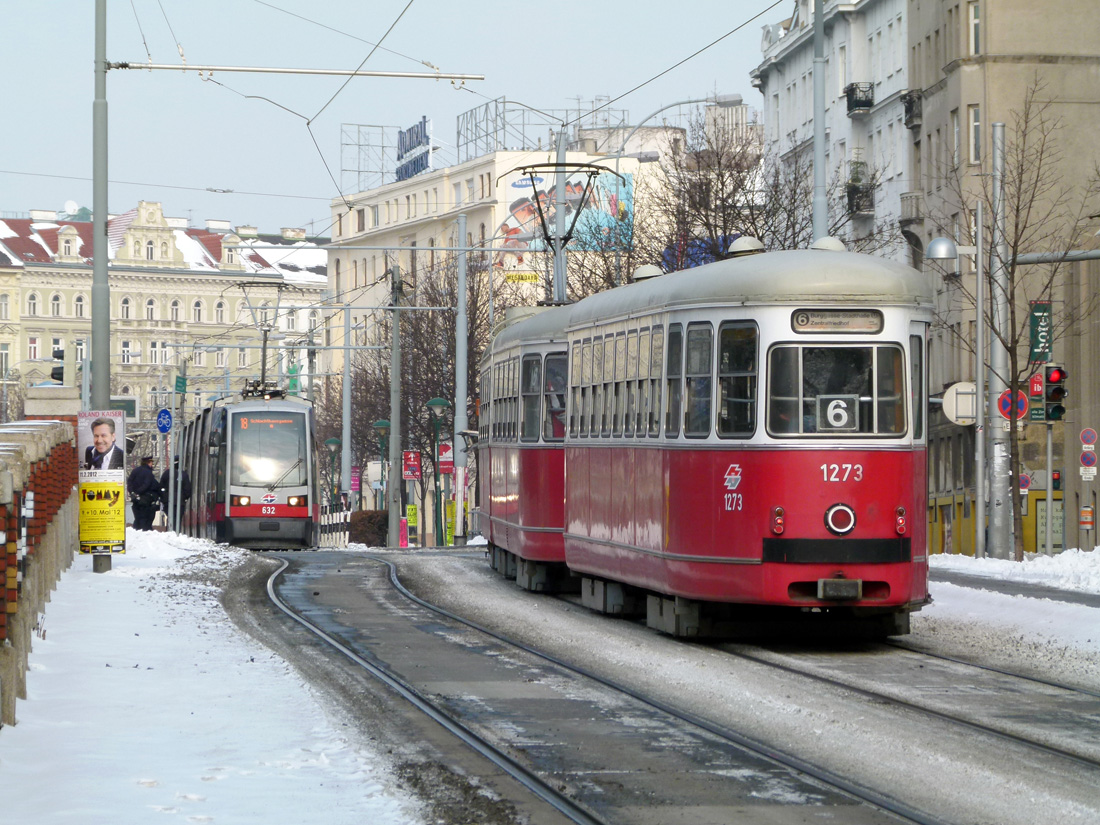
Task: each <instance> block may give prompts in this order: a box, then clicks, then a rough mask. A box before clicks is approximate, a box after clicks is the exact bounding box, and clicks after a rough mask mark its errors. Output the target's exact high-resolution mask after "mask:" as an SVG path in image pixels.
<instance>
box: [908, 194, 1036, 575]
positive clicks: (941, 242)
mask: <svg viewBox="0 0 1100 825" xmlns="http://www.w3.org/2000/svg"><path fill="white" fill-rule="evenodd" d="M983 220H984V204H983V203H982V202H981V201H978V204H977V206H976V207H975V210H974V246H956V245H955V242H954V241H953V240H951V239H950V238H933V239H932V241H931V242H929V244H928V251H927V253H926V254H925V257H927V258H929V259H931V260H934V261H944V260H952V259H954V258H957V257H959V255H960V254H962V255H973V256H974V307H975V313H974V314H975V316H976V318H975V331H974V334H975V337H976V338H977V341H975V342H974V381H975V382H976V383H977V385H978V420H977V422H976V423H975V425H974V488H975V495H974V499H975V501H974V521H975V523H976V527H975V532H974V557H975V558H979V559H980V558H982V557H984V556H985V427H986V410H987V409H989V408H991V407H990V405H992V404H993V403H995V402H994V400H992V399H989V400H988V404H987V397H986V392H985V386H986V380H985V298H984V297H983V296H984V294H985V284H984V283H983V280H984V279H985V268H984V267H983V266H982V223H983ZM1048 512H1049V511H1048Z"/></svg>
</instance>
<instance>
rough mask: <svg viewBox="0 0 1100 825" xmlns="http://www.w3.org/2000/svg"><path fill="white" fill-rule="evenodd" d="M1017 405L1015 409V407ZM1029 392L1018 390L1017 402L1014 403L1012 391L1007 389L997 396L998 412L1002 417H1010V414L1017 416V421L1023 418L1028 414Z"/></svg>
mask: <svg viewBox="0 0 1100 825" xmlns="http://www.w3.org/2000/svg"><path fill="white" fill-rule="evenodd" d="M1013 407H1015V409H1013ZM1027 408H1028V403H1027V394H1026V393H1024V391H1023V390H1016V404H1015V405H1013V403H1012V391H1011V390H1005V391H1004V392H1002V393H1001V395H1000V397H998V398H997V412H999V413H1000V414H1001V417H1002V418H1009V416H1011V417H1013V418H1015V419H1016V420H1017V421H1019V420H1021V419H1022V418H1023V417H1024V416H1025V415H1027Z"/></svg>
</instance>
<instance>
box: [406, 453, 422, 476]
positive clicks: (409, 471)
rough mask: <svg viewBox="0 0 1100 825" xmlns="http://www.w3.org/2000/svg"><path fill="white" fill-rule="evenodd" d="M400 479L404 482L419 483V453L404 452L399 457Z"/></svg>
mask: <svg viewBox="0 0 1100 825" xmlns="http://www.w3.org/2000/svg"><path fill="white" fill-rule="evenodd" d="M401 478H403V479H404V480H405V481H420V453H418V452H417V451H416V450H405V452H404V453H402V456H401Z"/></svg>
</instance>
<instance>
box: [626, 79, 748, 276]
mask: <svg viewBox="0 0 1100 825" xmlns="http://www.w3.org/2000/svg"><path fill="white" fill-rule="evenodd" d="M743 102H744V101H743V100H742V98H741V95H736V94H734V95H717V96H715V97H699V98H693V99H691V100H678V101H677V102H675V103H669V104H668V105H667V106H662V107H661V108H660V109H657V110H656V111H654V112H650V113H649V114H648V115H646V116H645V117H643V118H642V119H641V120H639V121H638V125H637V126H635V127H634V128H633V129H631V130H630V132H628V133H627V136H626V140H624V141H623V145H622V146H620V147H619V151H618V152H616V153H615V203H616V204H618V203H619V198H620V194H619V181H621V180H622V178H620V177H619V176H618V175H619V159H620V158H621V157H622V156H623V153H624V152H626V145H627V144H628V143H630V139H631V138H632V137H634V135H635V134H636V133H637V131H638V130H639V129H641V128H642V127H643V126H644V125H645V124H646V123H648V122H649V121H650V120H652V119H653V118H655V117H656V116H657V115H659V114H660V113H661V112H663V111H666V110H667V109H674V108H676V107H677V106H691V105H693V104H695V103H711V104H713V105H715V106H717V107H718V108H720V109H732V108H734V107H735V106H740V105H741V104H742V103H743ZM617 209H618V207H616V210H617ZM622 282H623V279H622V247H621V245H620V243H619V220H618V214H616V215H615V286H619V285H620V284H621V283H622Z"/></svg>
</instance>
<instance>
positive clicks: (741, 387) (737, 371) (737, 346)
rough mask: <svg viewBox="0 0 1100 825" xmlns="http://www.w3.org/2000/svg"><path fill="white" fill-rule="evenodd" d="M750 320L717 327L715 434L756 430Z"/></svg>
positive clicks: (745, 433) (753, 343)
mask: <svg viewBox="0 0 1100 825" xmlns="http://www.w3.org/2000/svg"><path fill="white" fill-rule="evenodd" d="M757 338H758V335H757V331H756V326H755V325H753V324H724V325H723V326H722V328H721V329H720V330H719V331H718V391H719V396H718V398H719V408H718V435H720V436H749V435H752V434H753V433H754V432H755V431H756V348H757Z"/></svg>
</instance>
